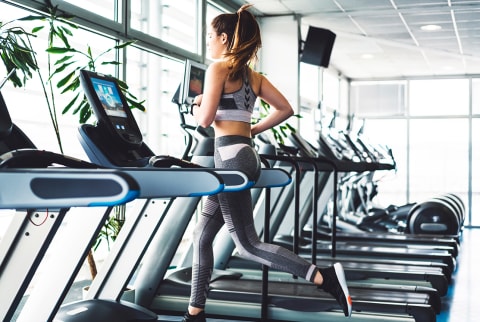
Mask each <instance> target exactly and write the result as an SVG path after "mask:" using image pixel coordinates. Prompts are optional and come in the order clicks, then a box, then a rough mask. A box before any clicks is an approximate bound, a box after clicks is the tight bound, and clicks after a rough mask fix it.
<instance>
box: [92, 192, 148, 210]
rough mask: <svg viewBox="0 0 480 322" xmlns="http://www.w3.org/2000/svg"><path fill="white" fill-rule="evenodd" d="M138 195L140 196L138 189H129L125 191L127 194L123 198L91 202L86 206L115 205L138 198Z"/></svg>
mask: <svg viewBox="0 0 480 322" xmlns="http://www.w3.org/2000/svg"><path fill="white" fill-rule="evenodd" d="M139 196H140V190H130V191H129V192H128V193H127V195H126V196H125V198H123V199H118V200H114V201H110V202H102V201H98V202H92V203H90V204H88V206H89V207H105V206H107V207H108V206H116V205H121V204H124V203H127V202H129V201H132V200H134V199H136V198H138V197H139Z"/></svg>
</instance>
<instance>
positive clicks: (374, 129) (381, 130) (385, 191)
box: [361, 119, 408, 207]
mask: <svg viewBox="0 0 480 322" xmlns="http://www.w3.org/2000/svg"><path fill="white" fill-rule="evenodd" d="M363 131H364V132H363V133H364V134H363V135H362V136H361V138H362V139H364V140H366V141H367V142H369V143H370V144H373V145H380V146H381V147H384V148H386V149H391V151H392V153H393V157H394V159H395V162H396V164H397V169H396V170H395V171H389V170H387V171H377V172H376V173H375V178H374V179H375V181H376V182H377V184H378V190H379V193H378V195H377V197H376V200H375V202H376V203H377V204H378V205H380V206H383V207H387V206H389V205H397V206H398V205H403V204H405V203H407V202H408V200H407V176H408V173H407V169H408V164H407V162H408V159H407V121H406V120H401V119H400V120H396V119H392V120H386V119H368V120H366V121H365V126H364V130H363Z"/></svg>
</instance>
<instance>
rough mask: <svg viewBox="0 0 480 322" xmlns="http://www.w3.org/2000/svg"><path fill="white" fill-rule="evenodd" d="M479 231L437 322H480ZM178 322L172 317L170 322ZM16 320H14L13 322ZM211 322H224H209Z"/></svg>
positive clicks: (466, 242)
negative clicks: (478, 301)
mask: <svg viewBox="0 0 480 322" xmlns="http://www.w3.org/2000/svg"><path fill="white" fill-rule="evenodd" d="M478 241H480V229H465V230H464V232H463V236H462V242H461V248H460V254H459V255H458V258H457V271H456V272H455V273H454V275H453V278H452V284H451V286H450V289H449V291H448V293H447V295H446V296H445V297H443V298H442V306H443V308H442V312H441V313H440V314H439V315H437V322H457V321H462V322H477V321H480V304H479V303H477V297H476V295H475V294H474V290H476V289H479V290H480V271H479V269H478V265H479V264H480V256H479V255H478V249H476V248H477V247H478ZM85 283H87V281H84V282H83V283H82V282H79V283H75V284H74V286H73V288H72V290H71V291H70V293H69V294H68V296H67V297H68V298H67V299H66V302H70V301H75V300H79V299H81V288H82V286H84V285H83V284H85ZM177 319H178V321H181V318H180V317H173V318H172V321H177ZM15 320H16V317H15V318H14V319H13V321H15ZM208 321H211V322H214V321H215V322H223V321H226V320H220V319H208Z"/></svg>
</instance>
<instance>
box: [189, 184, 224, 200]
mask: <svg viewBox="0 0 480 322" xmlns="http://www.w3.org/2000/svg"><path fill="white" fill-rule="evenodd" d="M224 189H225V184H223V183H221V184H219V185H218V188H217V189H215V190H212V191H210V192H208V191H207V192H193V193H191V194H189V195H188V196H189V197H202V196H208V195H215V194H217V193H219V192H222V191H224Z"/></svg>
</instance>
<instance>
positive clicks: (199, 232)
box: [187, 195, 224, 321]
mask: <svg viewBox="0 0 480 322" xmlns="http://www.w3.org/2000/svg"><path fill="white" fill-rule="evenodd" d="M223 223H224V222H223V217H222V214H221V211H220V206H219V202H218V196H217V195H214V196H209V197H207V199H206V200H205V203H204V205H203V209H202V214H201V216H200V217H199V220H198V222H197V224H196V226H195V230H194V233H193V260H192V262H193V263H192V284H191V294H190V302H189V308H188V312H189V314H190V315H197V314H198V313H200V312H202V311H203V309H204V308H205V301H206V298H207V291H208V284H209V282H210V277H211V274H212V269H213V248H212V245H213V240H214V239H215V236H216V234H217V233H218V231H219V230H220V228H221V227H222V226H223ZM187 321H188V320H187Z"/></svg>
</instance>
